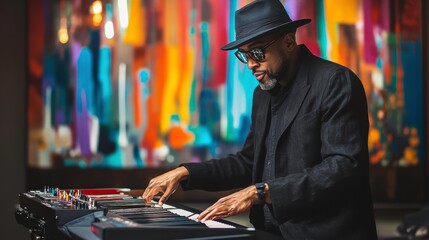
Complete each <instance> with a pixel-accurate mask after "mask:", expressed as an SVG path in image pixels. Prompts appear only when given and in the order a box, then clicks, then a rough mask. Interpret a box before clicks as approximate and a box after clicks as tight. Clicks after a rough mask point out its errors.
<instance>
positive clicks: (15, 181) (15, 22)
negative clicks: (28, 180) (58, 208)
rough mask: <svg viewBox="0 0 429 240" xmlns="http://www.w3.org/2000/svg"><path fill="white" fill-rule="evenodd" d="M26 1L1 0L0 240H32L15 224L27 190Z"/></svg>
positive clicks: (24, 230) (21, 227) (22, 228)
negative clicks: (17, 206) (20, 195)
mask: <svg viewBox="0 0 429 240" xmlns="http://www.w3.org/2000/svg"><path fill="white" fill-rule="evenodd" d="M25 12H26V11H25V0H14V1H0V184H1V185H0V186H1V188H0V189H1V191H2V194H1V196H0V212H1V214H0V216H1V223H0V238H1V239H29V238H30V237H29V234H28V232H27V230H26V228H24V227H23V226H21V225H18V224H17V223H16V222H15V217H14V212H15V204H16V203H17V201H18V193H19V192H22V191H24V189H25V186H24V184H25V159H26V157H25V156H26V149H25V146H26V144H25V139H26V133H25V132H26V131H25V125H26V124H25V115H26V114H25V99H26V98H25V86H26V85H25V84H26V78H25V54H26V53H25V45H26V44H25V31H26V27H25V25H26V24H25Z"/></svg>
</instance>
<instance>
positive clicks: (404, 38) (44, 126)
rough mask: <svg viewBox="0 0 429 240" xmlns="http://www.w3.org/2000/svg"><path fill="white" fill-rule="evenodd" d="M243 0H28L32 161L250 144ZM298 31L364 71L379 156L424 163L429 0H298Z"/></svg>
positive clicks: (290, 2) (211, 152) (49, 164)
mask: <svg viewBox="0 0 429 240" xmlns="http://www.w3.org/2000/svg"><path fill="white" fill-rule="evenodd" d="M249 2H251V1H244V0H180V1H179V0H111V1H108V0H104V1H99V0H96V1H90V0H88V1H87V0H73V1H71V0H41V1H28V130H29V131H28V141H29V144H28V146H29V151H28V152H29V160H28V161H29V162H28V164H29V166H31V167H38V168H39V167H40V168H53V167H57V166H77V167H82V168H89V167H106V168H142V167H149V168H150V167H170V166H177V165H178V164H180V163H183V162H201V161H205V160H208V159H210V158H215V157H221V156H225V155H226V154H229V153H234V152H236V151H237V150H239V149H240V147H241V145H242V144H243V141H244V139H245V137H246V135H247V133H248V131H249V126H250V115H251V107H252V94H253V90H254V88H255V87H256V86H257V81H255V79H254V77H253V76H252V74H251V72H250V71H249V70H248V69H247V67H246V66H245V65H243V64H241V63H240V62H239V61H238V60H237V59H236V58H235V56H234V54H233V53H232V52H225V51H221V50H220V47H221V46H222V45H224V44H226V43H227V42H230V41H232V40H234V38H235V32H234V12H235V10H237V9H238V8H239V7H241V6H244V5H245V4H247V3H249ZM283 3H284V5H285V8H286V9H287V10H288V12H289V14H290V15H291V17H292V19H298V18H312V19H313V21H312V23H311V24H310V25H308V26H306V27H303V28H300V30H299V31H298V33H297V37H298V42H300V43H305V44H306V45H307V46H308V47H309V49H310V50H311V51H312V52H313V53H314V54H316V55H318V56H321V57H323V58H327V59H330V60H333V61H335V62H338V63H340V64H344V65H346V66H348V67H350V68H351V69H352V70H353V71H355V72H356V73H357V74H358V76H360V78H361V80H362V82H363V83H364V86H365V90H366V93H367V98H368V104H369V113H370V123H371V129H370V138H369V148H370V157H371V163H372V164H373V165H380V166H412V165H414V166H415V165H420V164H422V161H423V145H424V144H423V143H422V141H423V132H424V129H423V116H422V114H421V112H422V109H423V88H422V86H423V71H422V34H421V13H420V9H421V6H420V5H421V2H420V1H419V0H392V1H390V0H376V1H373V0H350V1H335V0H286V1H283Z"/></svg>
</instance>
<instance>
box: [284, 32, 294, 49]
mask: <svg viewBox="0 0 429 240" xmlns="http://www.w3.org/2000/svg"><path fill="white" fill-rule="evenodd" d="M283 42H284V45H285V46H286V47H287V49H293V48H294V47H295V46H296V40H295V34H294V33H287V34H286V35H284V36H283Z"/></svg>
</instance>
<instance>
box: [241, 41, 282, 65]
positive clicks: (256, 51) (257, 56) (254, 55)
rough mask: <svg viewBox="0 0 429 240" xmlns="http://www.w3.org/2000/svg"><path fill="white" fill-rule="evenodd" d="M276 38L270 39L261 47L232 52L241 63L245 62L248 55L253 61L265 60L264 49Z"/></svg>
mask: <svg viewBox="0 0 429 240" xmlns="http://www.w3.org/2000/svg"><path fill="white" fill-rule="evenodd" d="M277 39H278V38H276V39H274V40H272V41H271V42H269V43H267V44H266V45H265V46H263V47H262V48H252V49H250V50H249V51H243V50H237V51H236V52H235V53H234V54H235V56H236V57H237V58H238V60H240V62H242V63H246V64H247V61H248V59H249V57H250V58H251V59H253V60H254V61H257V62H262V61H264V60H265V49H267V48H268V47H269V46H270V45H271V44H273V43H274V42H275V41H277Z"/></svg>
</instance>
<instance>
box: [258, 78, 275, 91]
mask: <svg viewBox="0 0 429 240" xmlns="http://www.w3.org/2000/svg"><path fill="white" fill-rule="evenodd" d="M277 84H278V82H277V79H276V78H270V79H268V81H267V82H266V83H259V86H260V87H261V89H262V90H264V91H269V90H271V89H273V88H274V87H275V86H277Z"/></svg>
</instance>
